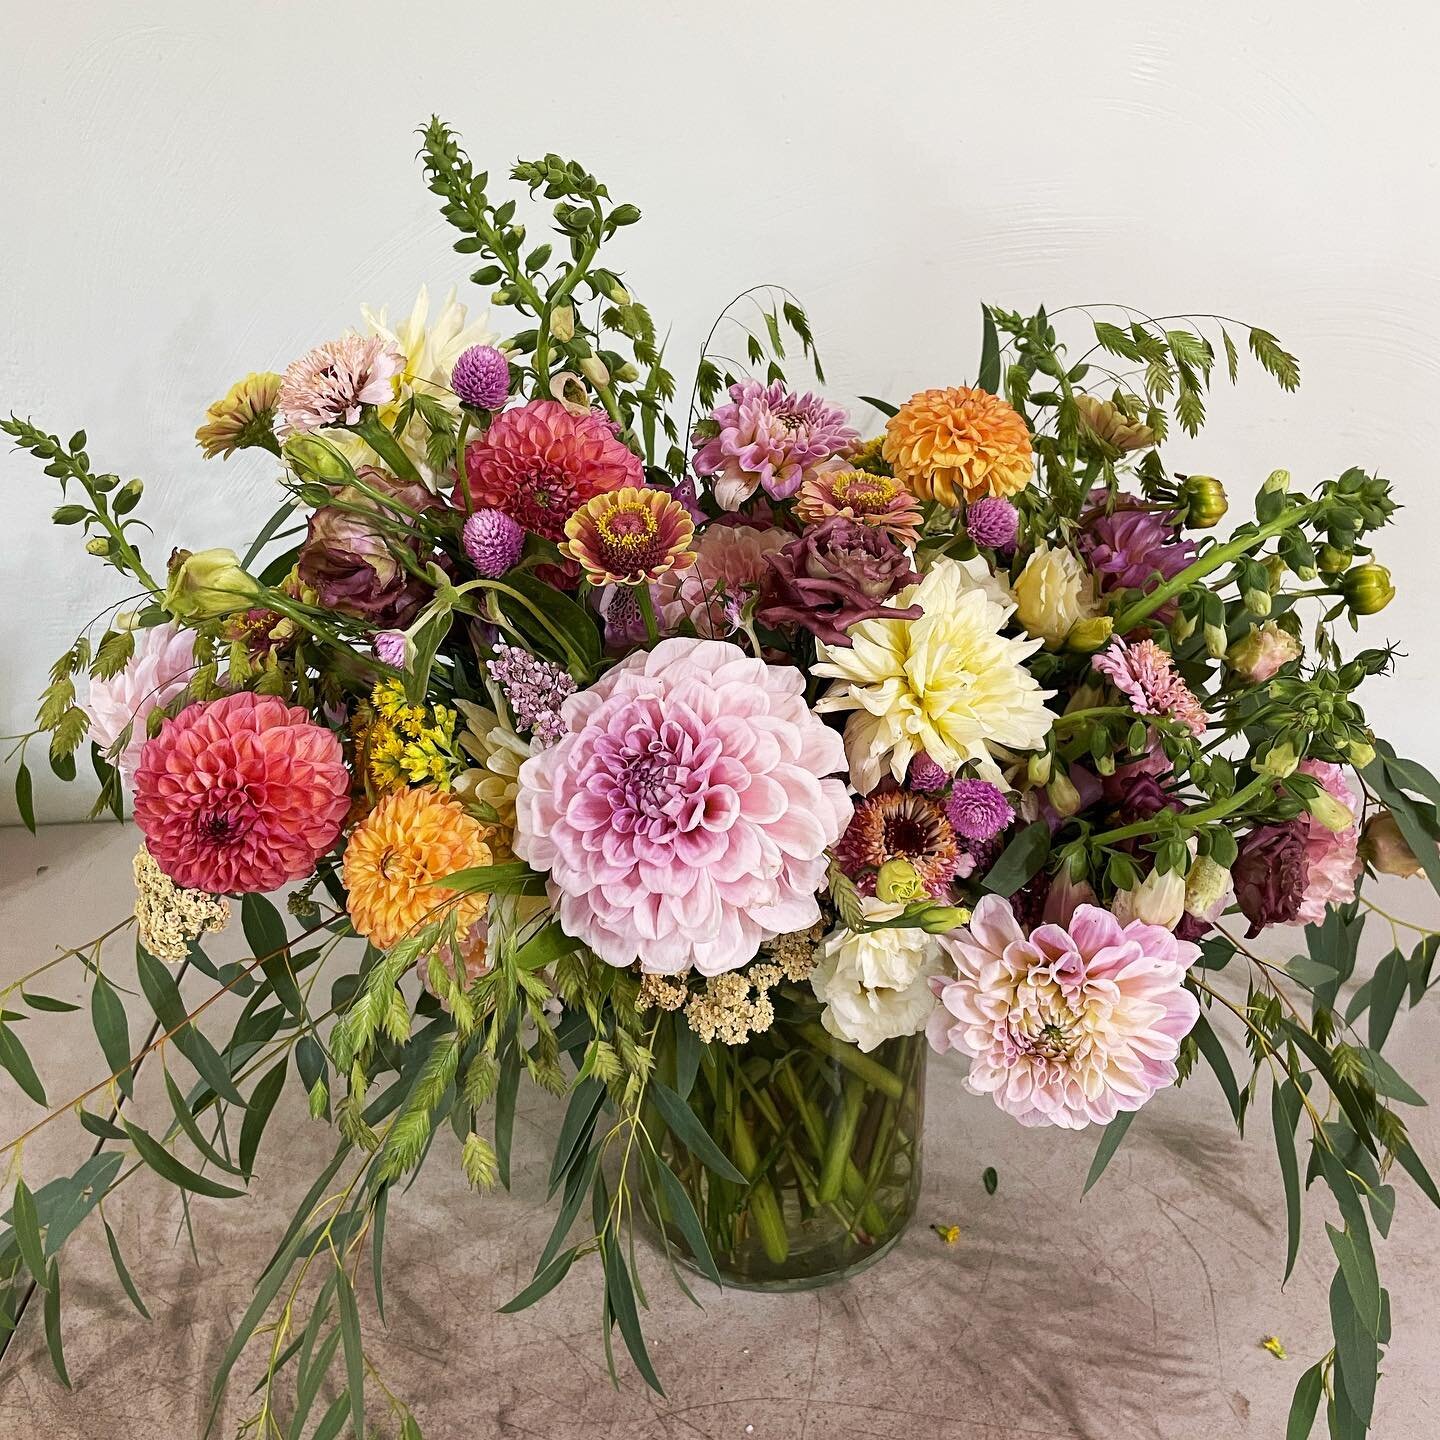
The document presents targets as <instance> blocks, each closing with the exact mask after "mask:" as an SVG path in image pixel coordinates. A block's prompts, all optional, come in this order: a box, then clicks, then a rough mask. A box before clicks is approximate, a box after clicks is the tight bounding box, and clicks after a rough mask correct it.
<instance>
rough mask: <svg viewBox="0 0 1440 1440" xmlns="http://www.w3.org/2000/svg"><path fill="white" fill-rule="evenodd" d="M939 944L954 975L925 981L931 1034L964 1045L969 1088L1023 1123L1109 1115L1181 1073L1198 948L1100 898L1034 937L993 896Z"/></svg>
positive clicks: (938, 1044) (942, 1046)
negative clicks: (1188, 984)
mask: <svg viewBox="0 0 1440 1440" xmlns="http://www.w3.org/2000/svg"><path fill="white" fill-rule="evenodd" d="M940 944H941V946H942V947H943V948H944V949H945V950H946V951H948V952H949V955H950V957H951V959H952V960H954V962H955V967H956V970H957V971H958V976H957V978H955V979H950V978H948V977H946V976H936V977H935V979H933V980H932V981H931V982H930V984H931V988H932V989H933V990H934V992H935V994H936V995H937V996H938V997H939V999H940V1005H941V1008H940V1009H938V1010H937V1011H936V1012H935V1014H934V1015H933V1016H932V1017H931V1020H930V1024H929V1027H928V1034H929V1037H930V1043H931V1044H932V1045H933V1046H934V1047H935V1049H936V1050H938V1051H940V1052H941V1053H942V1054H943V1053H944V1052H946V1051H947V1050H951V1049H955V1050H960V1051H963V1052H964V1053H965V1054H966V1055H969V1056H970V1057H971V1064H970V1074H969V1076H968V1077H967V1079H966V1082H965V1083H966V1085H967V1087H968V1088H969V1089H970V1090H971V1091H973V1092H974V1093H975V1094H979V1095H984V1094H989V1095H992V1096H993V1097H994V1100H995V1103H996V1104H997V1105H998V1106H999V1107H1000V1108H1001V1109H1002V1110H1004V1111H1006V1112H1007V1113H1008V1114H1010V1115H1013V1116H1014V1117H1015V1118H1016V1119H1017V1120H1018V1121H1019V1122H1020V1123H1021V1124H1022V1125H1059V1126H1062V1127H1063V1128H1065V1129H1068V1130H1081V1129H1084V1127H1085V1126H1086V1125H1089V1124H1091V1123H1094V1124H1097V1125H1106V1124H1108V1123H1109V1122H1110V1121H1111V1120H1113V1119H1114V1118H1115V1116H1116V1114H1117V1113H1118V1112H1119V1111H1121V1110H1138V1109H1139V1108H1140V1107H1141V1106H1142V1105H1143V1104H1144V1103H1145V1102H1146V1101H1147V1100H1148V1099H1149V1098H1150V1097H1151V1096H1152V1095H1153V1094H1154V1093H1155V1092H1156V1091H1157V1090H1160V1089H1163V1088H1164V1087H1165V1086H1167V1085H1170V1084H1173V1083H1174V1081H1175V1078H1176V1068H1175V1060H1176V1056H1177V1055H1178V1054H1179V1052H1180V1042H1181V1041H1182V1040H1183V1039H1184V1038H1185V1036H1186V1035H1188V1034H1189V1033H1190V1030H1191V1028H1192V1027H1193V1026H1194V1024H1195V1021H1196V1020H1197V1019H1198V1018H1199V1014H1200V1006H1199V1003H1198V1002H1197V1001H1196V999H1195V996H1194V995H1192V994H1191V993H1190V991H1188V990H1187V989H1186V988H1185V986H1184V979H1185V972H1186V970H1187V969H1188V968H1189V966H1190V965H1191V963H1192V962H1193V961H1194V960H1195V959H1196V958H1197V957H1198V956H1199V954H1200V949H1199V947H1198V946H1196V945H1191V944H1189V943H1188V942H1186V941H1184V940H1177V939H1176V938H1175V936H1174V935H1172V934H1171V933H1170V932H1169V931H1168V930H1162V929H1160V928H1159V926H1156V925H1146V924H1144V923H1143V922H1142V921H1139V920H1135V921H1131V923H1130V924H1128V925H1124V926H1122V925H1121V924H1120V922H1119V920H1117V919H1116V918H1115V916H1114V915H1112V914H1111V913H1110V912H1109V911H1108V910H1102V909H1100V908H1098V907H1097V906H1094V905H1081V906H1079V907H1078V908H1077V909H1076V910H1075V913H1074V915H1073V916H1072V917H1071V919H1070V922H1069V924H1068V926H1063V927H1062V926H1060V925H1041V926H1039V927H1038V928H1036V929H1035V930H1034V931H1032V932H1031V934H1030V935H1029V936H1028V937H1027V936H1026V935H1025V933H1024V932H1023V931H1022V930H1021V928H1020V925H1019V923H1018V922H1017V921H1016V919H1015V916H1014V913H1013V912H1012V911H1011V909H1010V906H1009V904H1008V903H1007V902H1006V901H1005V900H1003V899H1001V898H1000V896H998V895H987V896H985V898H984V899H983V900H981V901H980V903H979V904H978V905H976V907H975V913H974V915H973V916H972V917H971V919H970V923H969V925H968V926H966V927H965V928H964V929H963V930H958V931H956V932H955V933H954V934H953V935H948V936H942V937H941V939H940Z"/></svg>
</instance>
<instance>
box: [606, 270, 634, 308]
mask: <svg viewBox="0 0 1440 1440" xmlns="http://www.w3.org/2000/svg"><path fill="white" fill-rule="evenodd" d="M605 298H606V299H607V300H609V301H610V302H611V304H613V305H628V304H629V303H630V292H629V291H628V290H627V289H626V288H625V287H624V286H623V285H622V284H621V283H620V282H619V280H617V279H616V278H615V277H614V276H613V275H609V276H607V277H606V279H605Z"/></svg>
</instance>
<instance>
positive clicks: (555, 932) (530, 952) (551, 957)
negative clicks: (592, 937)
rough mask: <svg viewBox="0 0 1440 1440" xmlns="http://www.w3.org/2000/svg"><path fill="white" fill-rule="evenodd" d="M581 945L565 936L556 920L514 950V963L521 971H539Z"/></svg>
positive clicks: (571, 937) (572, 938)
mask: <svg viewBox="0 0 1440 1440" xmlns="http://www.w3.org/2000/svg"><path fill="white" fill-rule="evenodd" d="M581 943H582V942H581V941H579V940H576V939H575V938H574V937H573V936H570V935H567V934H566V933H565V932H564V930H562V929H561V928H560V922H559V921H558V920H552V921H550V923H549V924H548V925H545V926H543V927H542V928H541V929H540V930H538V931H537V932H536V933H535V934H534V935H532V936H531V937H530V938H529V939H528V940H527V941H526V942H525V943H524V944H523V945H521V946H520V948H519V949H518V950H516V952H515V963H516V964H517V965H518V966H519V967H520V968H521V969H522V970H539V969H541V968H542V967H543V966H546V965H549V964H550V963H551V962H552V961H555V960H558V959H559V958H560V957H561V956H562V955H569V954H571V953H572V952H573V951H576V950H578V949H579V948H580V946H581Z"/></svg>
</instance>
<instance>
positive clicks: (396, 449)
mask: <svg viewBox="0 0 1440 1440" xmlns="http://www.w3.org/2000/svg"><path fill="white" fill-rule="evenodd" d="M348 428H349V429H350V431H351V432H352V433H353V434H355V435H358V436H359V437H360V438H361V439H362V440H363V441H364V442H365V443H366V444H367V445H368V446H369V447H370V448H371V449H372V450H373V451H374V452H375V453H376V454H377V455H378V456H379V457H380V458H381V459H382V460H383V461H384V462H385V463H386V464H387V465H388V466H389V467H390V470H391V472H392V473H393V474H394V475H395V476H396V477H398V478H399V479H401V480H409V481H411V482H412V483H413V484H417V485H418V484H419V483H420V472H419V471H418V470H417V469H416V468H415V462H414V461H413V460H411V458H410V457H409V456H408V455H407V454H406V453H405V451H404V450H403V449H402V448H401V445H400V442H399V441H398V440H397V439H396V438H395V437H394V435H392V434H391V433H390V431H389V429H388V428H387V427H386V425H385V424H384V422H383V421H382V420H381V419H380V417H379V416H378V415H377V414H376V413H375V412H374V411H373V410H369V411H367V412H366V413H365V414H364V415H362V416H361V418H360V419H359V420H358V421H357V422H356V423H355V424H354V425H351V426H349V427H348Z"/></svg>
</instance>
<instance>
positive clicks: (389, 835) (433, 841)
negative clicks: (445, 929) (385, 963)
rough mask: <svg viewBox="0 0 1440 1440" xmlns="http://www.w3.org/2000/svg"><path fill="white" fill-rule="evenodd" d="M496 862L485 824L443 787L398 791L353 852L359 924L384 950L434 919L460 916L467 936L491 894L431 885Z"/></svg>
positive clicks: (347, 867)
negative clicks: (463, 891) (472, 867)
mask: <svg viewBox="0 0 1440 1440" xmlns="http://www.w3.org/2000/svg"><path fill="white" fill-rule="evenodd" d="M490 860H491V854H490V847H489V845H488V844H486V842H485V827H484V826H483V825H481V823H480V822H479V821H478V820H476V819H475V818H474V817H473V816H471V815H467V814H466V813H465V809H464V807H463V806H462V805H461V804H460V802H459V801H458V800H456V799H454V798H453V797H451V796H449V795H442V794H441V793H440V792H439V791H437V790H397V791H396V792H395V793H394V794H392V795H387V796H386V797H385V798H384V799H383V800H381V801H380V803H379V804H378V805H377V806H376V807H375V808H374V809H373V810H372V811H371V812H370V813H369V815H367V816H366V817H365V819H364V820H362V821H361V822H360V824H359V825H358V826H357V827H356V828H355V831H354V832H353V833H352V834H351V836H350V843H349V844H348V845H347V846H346V847H345V862H344V865H343V867H342V874H343V878H344V881H345V888H346V890H347V891H349V894H350V901H349V910H350V919H351V922H352V923H353V924H354V926H355V930H356V932H357V933H358V934H360V935H364V936H365V937H366V938H367V939H369V940H370V941H371V942H372V943H373V944H375V945H378V946H380V947H382V948H385V947H388V946H390V945H394V944H395V942H396V941H397V940H399V939H400V938H401V937H402V936H404V935H406V934H408V933H409V932H410V931H412V930H414V929H415V928H416V927H417V926H420V925H423V924H424V923H425V922H426V921H428V920H439V919H442V918H445V917H449V916H452V915H453V916H454V919H455V924H456V927H457V931H458V933H459V934H462V935H463V934H465V932H466V931H467V930H468V929H469V928H470V926H472V925H473V924H474V923H475V922H476V921H477V920H478V919H479V918H480V917H481V916H482V915H483V914H484V913H485V900H486V897H485V896H484V895H460V893H459V892H458V891H455V890H447V889H446V888H444V887H443V886H435V885H432V884H431V883H430V882H431V881H432V880H440V879H443V878H444V877H445V876H446V875H453V874H454V873H455V872H456V871H457V870H465V869H468V868H469V867H470V866H472V865H488V864H490ZM457 896H458V898H457ZM450 902H453V903H450Z"/></svg>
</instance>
